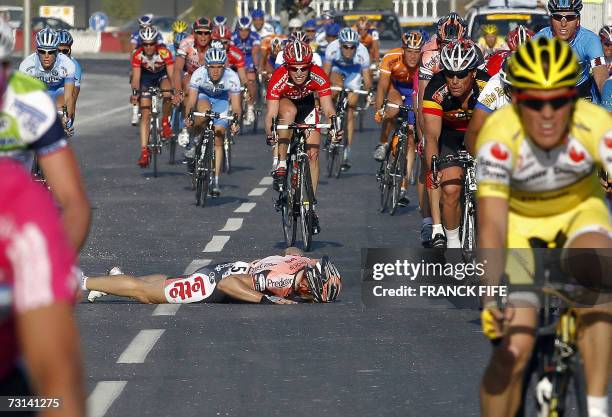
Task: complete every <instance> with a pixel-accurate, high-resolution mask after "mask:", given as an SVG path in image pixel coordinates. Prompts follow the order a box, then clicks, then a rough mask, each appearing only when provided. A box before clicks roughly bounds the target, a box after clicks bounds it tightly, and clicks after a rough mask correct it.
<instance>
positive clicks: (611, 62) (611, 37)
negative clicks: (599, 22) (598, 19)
mask: <svg viewBox="0 0 612 417" xmlns="http://www.w3.org/2000/svg"><path fill="white" fill-rule="evenodd" d="M599 39H600V40H601V46H602V47H603V51H604V56H605V57H606V65H607V66H608V74H609V73H610V72H612V26H611V25H606V26H604V27H602V28H601V29H600V30H599Z"/></svg>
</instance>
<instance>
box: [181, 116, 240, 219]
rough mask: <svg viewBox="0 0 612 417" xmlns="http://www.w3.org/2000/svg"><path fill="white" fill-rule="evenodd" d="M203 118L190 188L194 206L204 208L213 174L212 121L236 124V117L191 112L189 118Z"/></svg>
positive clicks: (213, 138)
mask: <svg viewBox="0 0 612 417" xmlns="http://www.w3.org/2000/svg"><path fill="white" fill-rule="evenodd" d="M193 117H204V118H205V120H206V123H205V125H204V130H203V131H202V133H201V134H200V135H199V136H198V137H196V138H195V145H194V146H195V152H194V158H193V170H192V174H191V184H192V188H193V189H194V190H195V197H196V206H199V205H201V206H202V207H205V206H206V199H207V197H208V192H209V189H210V186H211V182H212V180H213V177H214V173H215V130H214V125H213V123H214V119H224V120H231V121H232V123H236V116H235V115H233V116H229V115H223V114H220V113H217V112H213V111H212V110H206V111H205V112H204V113H201V112H192V113H191V114H190V118H193Z"/></svg>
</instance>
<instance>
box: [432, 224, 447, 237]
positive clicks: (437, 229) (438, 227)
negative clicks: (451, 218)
mask: <svg viewBox="0 0 612 417" xmlns="http://www.w3.org/2000/svg"><path fill="white" fill-rule="evenodd" d="M432 227H433V232H432V234H431V235H432V236H435V235H443V234H444V228H443V227H442V225H441V224H434V225H433V226H432Z"/></svg>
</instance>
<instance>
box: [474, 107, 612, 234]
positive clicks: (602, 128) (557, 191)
mask: <svg viewBox="0 0 612 417" xmlns="http://www.w3.org/2000/svg"><path fill="white" fill-rule="evenodd" d="M572 118H573V120H572V122H571V123H570V125H569V126H570V127H569V129H570V130H569V134H568V136H567V137H566V138H565V139H564V140H563V142H562V143H561V144H560V145H558V146H557V147H555V148H553V149H551V150H548V151H546V150H543V149H541V148H539V147H538V146H537V145H535V144H534V143H533V142H532V141H531V139H530V138H529V137H527V134H526V132H525V130H524V129H523V125H522V122H521V119H520V117H519V115H518V114H517V110H516V109H515V107H514V106H506V107H504V108H502V109H500V110H498V111H496V112H495V113H493V114H492V115H491V116H490V117H488V118H487V120H486V122H485V124H484V126H483V127H482V129H481V131H480V133H479V135H478V140H477V144H476V147H477V155H478V164H477V167H478V171H477V175H478V195H479V197H499V198H503V199H506V200H508V202H509V204H510V211H512V212H514V213H517V214H519V215H523V216H527V217H538V216H549V215H556V214H559V213H562V212H564V211H567V210H570V209H572V208H574V207H576V206H578V205H579V204H580V203H581V202H582V201H585V200H586V199H588V198H589V197H592V196H595V197H603V190H602V188H601V186H600V185H599V182H598V179H597V176H596V175H595V166H596V165H599V166H603V168H605V169H606V170H607V171H608V172H612V118H611V116H610V114H609V113H607V112H606V111H605V110H604V109H603V108H601V107H598V106H596V105H594V104H592V103H588V102H586V101H585V100H578V101H577V102H576V108H575V110H574V112H573V113H572ZM500 126H503V129H500ZM608 223H609V219H608Z"/></svg>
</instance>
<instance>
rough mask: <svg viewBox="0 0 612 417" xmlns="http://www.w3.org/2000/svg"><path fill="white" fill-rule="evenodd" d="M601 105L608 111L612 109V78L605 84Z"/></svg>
mask: <svg viewBox="0 0 612 417" xmlns="http://www.w3.org/2000/svg"><path fill="white" fill-rule="evenodd" d="M601 105H602V106H604V107H605V108H606V109H607V110H608V111H612V78H608V81H606V83H605V84H604V88H603V92H602V93H601Z"/></svg>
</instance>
